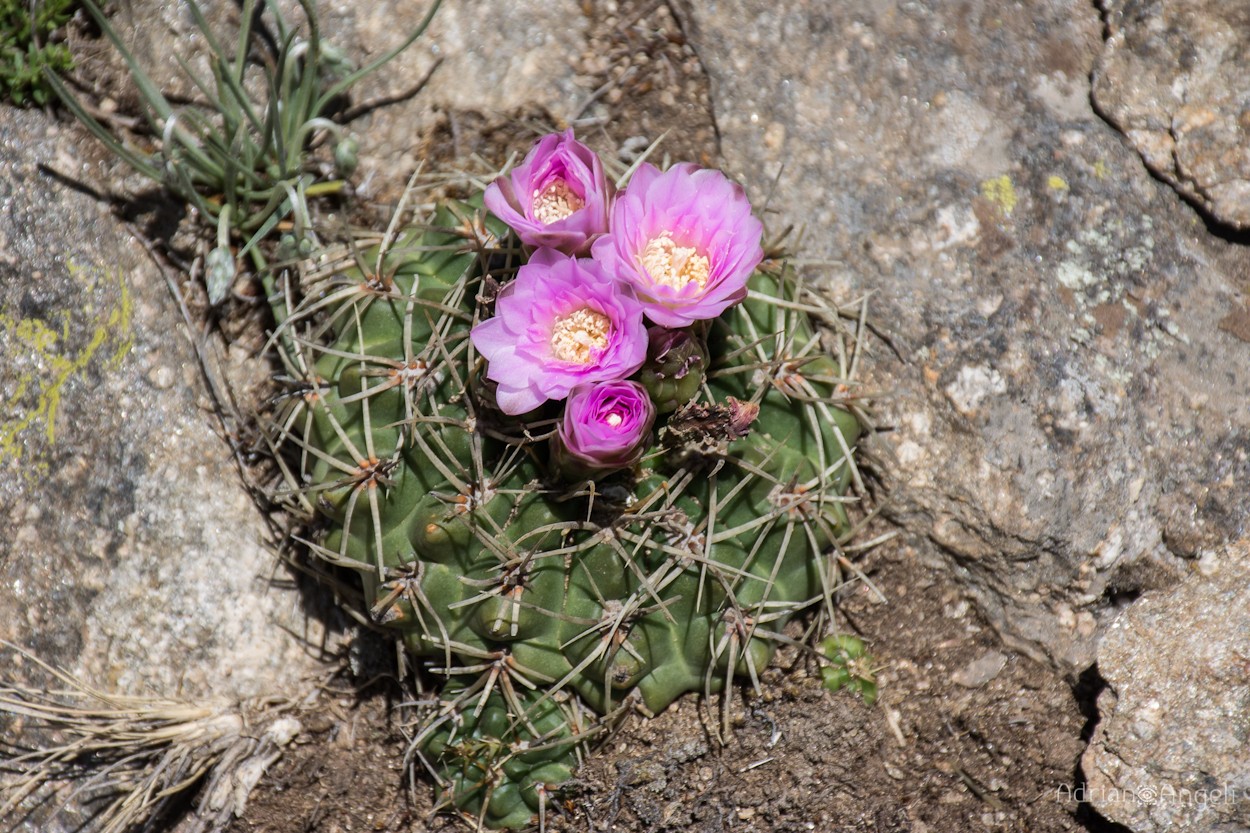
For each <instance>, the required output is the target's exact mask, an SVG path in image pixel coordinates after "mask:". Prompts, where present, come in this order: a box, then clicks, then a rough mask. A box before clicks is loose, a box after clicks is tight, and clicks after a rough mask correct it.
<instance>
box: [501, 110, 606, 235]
mask: <svg viewBox="0 0 1250 833" xmlns="http://www.w3.org/2000/svg"><path fill="white" fill-rule="evenodd" d="M612 194H613V187H612V183H610V182H608V179H607V177H606V176H605V175H604V173H603V163H601V162H600V161H599V157H598V156H597V155H595V152H594V151H593V150H591V149H590V148H588V147H586V146H585V145H583V144H582V143H581V142H579V141H577V140H576V139H574V138H573V131H572V129H569V130H567V131H565V132H564V133H563V134H559V133H550V134H548V135H546V136H543V137H542V138H541V139H539V140H538V142H537V143H536V144H535V145H534V148H533V150H531V151H530V152H529V155H527V156H526V157H525V160H524V161H522V162H521V164H520V165H517V166H516V167H515V168H513V169H512V172H511V173H510V174H507V175H505V176H501V177H499V178H498V179H496V180H495V181H494V182H492V183H491V184H490V185H489V186H487V188H486V194H485V202H486V207H487V208H489V209H490V210H491V212H492V213H493V214H494V215H495V216H496V217H498V218H499V219H501V220H503V221H504V222H505V223H507V224H508V226H509V227H511V228H512V230H513V231H515V232H516V233H517V236H518V237H520V238H521V242H522V243H524V244H525V245H526V246H529V247H531V248H535V249H537V248H542V247H544V246H546V247H550V248H552V249H558V250H559V251H562V252H564V253H565V254H570V255H579V254H586V253H587V252H588V251H589V250H590V244H591V243H593V242H594V240H595V239H596V238H597V237H599V236H600V235H601V234H603V233H604V232H606V231H607V230H608V210H609V208H610V206H611V204H612Z"/></svg>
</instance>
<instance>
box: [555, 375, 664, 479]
mask: <svg viewBox="0 0 1250 833" xmlns="http://www.w3.org/2000/svg"><path fill="white" fill-rule="evenodd" d="M654 423H655V405H653V404H652V402H651V397H650V396H648V394H647V391H646V389H645V388H643V386H642V385H640V384H638V383H637V382H603V383H600V384H596V385H578V386H577V387H575V388H573V390H572V391H570V392H569V398H568V402H566V403H565V405H564V419H563V420H561V421H560V424H559V425H558V426H557V429H556V437H555V439H554V440H553V449H552V453H553V459H554V461H555V464H556V467H557V468H558V469H559V470H560V472H561V473H562V474H564V475H565V476H566V477H569V478H570V479H573V478H576V477H594V476H597V475H602V474H608V473H610V472H613V471H617V470H619V469H624V468H629V467H630V466H632V465H634V464H635V463H637V462H638V461H639V460H641V459H642V455H643V454H644V453H645V452H646V450H647V448H648V447H649V446H650V445H651V426H652V425H654Z"/></svg>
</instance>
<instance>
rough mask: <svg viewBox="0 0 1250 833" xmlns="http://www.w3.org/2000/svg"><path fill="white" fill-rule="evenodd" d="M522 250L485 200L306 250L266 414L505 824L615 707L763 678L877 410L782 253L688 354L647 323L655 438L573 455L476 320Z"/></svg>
mask: <svg viewBox="0 0 1250 833" xmlns="http://www.w3.org/2000/svg"><path fill="white" fill-rule="evenodd" d="M523 258H524V255H523V252H522V250H521V249H520V247H519V245H518V243H517V242H516V240H515V238H512V237H511V236H510V235H509V233H508V231H507V229H506V228H505V227H503V226H502V225H501V224H500V223H499V221H497V220H496V219H495V218H494V217H492V216H491V215H489V214H488V213H487V212H485V211H484V209H482V208H481V206H480V202H458V203H457V202H453V203H448V204H445V205H443V206H442V207H441V208H439V209H438V210H437V212H436V213H435V214H434V215H433V217H432V218H431V219H430V221H429V222H428V223H427V224H425V225H422V226H414V227H412V228H409V229H406V230H404V231H401V232H399V233H397V234H394V235H390V236H389V238H388V239H384V240H381V241H379V242H377V243H376V244H375V245H373V246H372V247H365V248H363V249H362V250H360V251H359V252H358V253H357V254H355V255H354V256H352V257H349V258H340V259H339V260H337V261H336V260H335V259H334V258H333V257H331V256H329V255H327V254H325V253H322V254H321V255H320V256H315V257H314V258H313V260H312V261H311V262H312V263H316V264H319V265H318V266H317V268H316V269H315V270H311V271H310V273H309V276H308V277H309V282H308V283H307V284H306V285H305V287H304V288H305V292H306V295H307V299H308V300H307V301H306V302H305V304H304V306H303V307H302V308H301V309H300V310H299V311H298V312H297V314H295V315H294V316H292V317H291V318H290V319H289V320H288V321H287V322H286V324H285V325H284V326H285V327H286V328H290V329H287V330H286V331H285V332H286V335H287V336H288V337H289V338H288V344H292V345H297V346H295V347H292V348H290V349H289V350H288V353H287V357H286V358H287V363H288V365H289V368H290V370H291V372H292V375H293V376H294V377H295V378H296V379H297V380H298V381H297V384H296V387H295V389H294V391H293V395H292V396H291V398H290V403H291V404H290V407H289V408H288V409H287V410H286V411H285V412H284V414H283V415H282V417H281V418H280V419H279V421H278V424H277V429H276V430H277V433H278V435H279V436H278V440H279V441H280V442H284V443H285V444H286V445H287V446H289V447H290V448H291V449H292V454H290V455H288V458H287V459H288V460H289V461H290V462H288V463H287V465H288V466H289V472H288V473H289V475H290V479H291V481H292V483H293V484H295V487H296V488H294V489H293V490H292V491H291V496H292V498H294V499H297V500H299V501H301V502H302V503H303V504H304V506H305V507H306V508H308V509H315V510H316V511H317V512H319V513H320V514H321V515H322V516H323V517H324V518H325V519H326V520H327V521H328V523H327V524H326V526H327V528H328V532H327V534H326V535H325V537H324V539H323V540H322V541H321V542H320V543H319V544H318V545H317V546H316V551H317V553H318V554H320V555H321V556H322V557H324V558H325V559H327V560H328V561H330V562H332V563H334V564H337V565H342V566H348V567H352V568H354V569H356V570H358V571H359V573H360V575H361V577H362V580H363V584H364V590H365V595H366V601H367V603H368V604H369V606H370V613H371V615H372V617H373V619H374V621H376V622H378V623H381V624H384V625H386V626H388V627H390V628H393V629H394V630H395V631H396V632H397V633H398V634H399V635H400V636H401V637H402V639H403V642H404V644H405V646H406V647H407V649H408V652H409V654H410V656H412V657H414V658H416V659H417V660H418V662H419V663H420V664H421V665H422V666H423V667H424V669H425V670H426V671H428V672H430V673H432V674H433V675H436V676H437V677H439V678H442V679H444V680H445V681H446V683H445V685H444V687H443V691H442V694H441V696H440V698H439V700H438V702H437V703H435V704H432V705H431V706H430V708H429V710H428V714H427V715H426V718H425V723H424V726H423V729H422V730H421V732H420V734H419V735H418V736H417V738H416V743H415V746H414V750H413V754H414V755H415V756H419V757H420V758H421V760H422V761H424V762H425V764H426V765H427V766H428V767H429V768H430V769H431V770H432V771H433V772H434V773H435V775H436V777H437V779H438V780H439V782H440V784H441V785H442V786H443V789H444V791H445V793H446V797H447V801H448V803H450V804H454V805H455V806H456V807H458V808H461V809H462V810H464V811H465V812H468V813H472V814H473V815H474V816H476V817H477V818H478V820H479V822H481V823H483V824H485V825H488V826H491V827H508V828H513V827H519V826H522V825H524V824H526V823H527V822H529V821H530V819H531V818H532V817H533V816H534V815H535V814H540V813H542V812H544V811H545V803H546V800H547V797H548V795H549V794H550V791H551V790H553V789H555V788H556V787H557V786H558V785H559V784H560V783H562V782H564V781H566V780H568V779H569V778H570V777H571V775H572V772H573V770H574V768H575V766H576V763H577V760H578V755H579V754H581V751H582V749H583V747H584V745H585V742H586V741H588V740H589V739H591V738H593V737H594V736H595V734H596V733H597V732H599V731H600V730H602V729H603V728H604V727H605V726H606V725H607V721H608V720H609V719H610V717H611V716H613V715H615V714H618V713H620V712H621V710H622V708H623V707H624V706H626V705H631V704H636V705H640V706H641V707H643V708H645V709H646V710H649V711H650V712H653V713H654V712H658V711H660V710H661V709H663V708H664V707H665V706H667V705H668V704H669V703H670V702H672V701H673V700H674V699H675V698H676V697H678V696H680V695H681V694H683V693H685V692H690V691H701V692H715V691H719V690H722V689H723V688H724V687H725V686H726V685H728V684H729V682H730V680H731V679H732V678H733V677H734V676H739V675H740V676H746V677H749V678H750V679H751V680H752V681H755V682H758V674H759V672H760V671H761V669H763V668H764V666H765V665H766V664H767V662H768V661H769V659H770V657H771V654H772V652H773V649H774V646H775V645H776V644H777V642H778V641H779V640H782V639H784V638H785V637H783V636H782V631H783V630H784V629H785V627H786V625H787V623H788V622H789V621H790V620H792V619H793V618H794V617H795V615H796V614H798V613H800V612H801V611H804V610H808V609H811V608H812V607H814V606H816V607H821V608H822V609H825V610H827V609H828V606H829V605H831V601H830V593H831V591H832V589H833V588H834V586H835V585H836V584H837V581H838V577H839V575H840V570H841V567H840V565H839V562H838V556H837V551H836V545H837V544H838V543H839V542H840V541H841V540H843V539H844V538H845V536H846V535H847V534H848V530H849V524H848V520H847V514H846V512H845V507H844V502H845V501H846V500H848V498H845V497H843V495H844V494H845V493H846V491H847V488H848V484H849V482H850V480H851V478H852V476H853V473H854V464H853V459H852V452H853V450H854V446H855V443H856V440H857V438H858V436H859V434H860V431H861V426H860V421H859V420H858V419H857V418H856V415H855V414H856V408H855V406H854V401H855V397H856V393H855V390H854V388H853V387H851V386H849V385H848V382H847V381H846V380H845V379H844V378H843V376H844V374H843V371H842V367H841V366H840V363H839V362H838V361H836V360H834V359H833V358H832V357H830V356H829V355H827V353H826V352H825V350H824V349H823V348H822V346H821V341H820V337H819V334H818V333H817V332H816V330H815V328H814V327H813V324H812V321H811V317H810V314H809V312H808V308H807V307H806V306H805V305H804V303H803V302H802V297H801V296H802V291H803V288H802V285H801V281H800V279H799V277H798V276H797V274H796V272H795V270H794V269H793V268H792V267H791V266H789V265H788V264H786V263H785V262H783V261H766V262H765V263H764V264H763V265H762V266H761V267H760V268H759V269H757V270H756V271H755V273H754V274H753V275H752V277H751V279H750V284H749V287H750V295H749V297H748V298H747V299H746V300H745V301H744V302H743V303H740V304H738V305H737V306H734V307H732V308H730V309H729V310H728V311H726V312H725V313H724V314H722V315H720V316H719V317H717V318H715V319H713V320H710V321H705V322H698V323H697V324H696V326H694V327H692V328H690V330H689V331H688V332H689V333H690V334H691V336H690V337H691V338H693V339H694V340H695V341H696V342H697V346H696V347H695V348H693V349H692V348H690V346H689V345H685V346H682V345H678V348H680V349H677V348H675V349H676V353H675V354H674V355H677V354H680V355H678V358H680V359H681V361H680V362H678V363H677V364H674V356H673V355H668V353H669V352H671V351H668V350H667V347H666V346H665V345H661V346H660V347H659V348H657V346H656V344H655V339H654V338H653V339H652V344H651V348H652V349H651V360H650V361H649V363H648V365H647V366H646V367H645V368H644V369H643V370H642V371H641V372H640V373H639V377H640V378H641V379H643V380H644V381H648V382H650V383H651V384H650V385H649V386H650V387H653V388H656V389H658V390H659V391H660V393H659V395H660V396H662V397H666V398H670V399H671V398H672V397H673V396H675V395H676V393H675V391H676V390H677V389H681V390H682V391H683V393H682V394H681V396H680V397H679V398H680V399H682V400H683V404H682V405H681V406H680V407H676V409H675V410H673V409H672V406H673V403H672V402H669V403H668V404H667V405H666V409H668V410H672V412H671V413H667V414H664V415H662V416H661V417H660V418H659V419H660V422H659V423H658V424H657V425H658V430H657V432H656V434H655V437H656V439H655V442H654V443H653V444H652V445H651V447H650V448H649V450H648V451H647V453H646V455H645V456H644V457H643V459H642V460H641V461H640V462H639V463H638V464H637V465H635V466H633V467H631V468H629V469H626V470H624V471H619V472H616V473H614V474H612V475H610V476H606V477H602V478H600V479H598V480H589V479H588V480H582V481H580V482H577V481H569V480H566V479H561V478H560V477H558V476H556V475H554V474H553V469H552V468H551V467H549V465H548V462H549V457H550V456H551V455H549V453H548V441H547V438H548V437H549V436H550V435H551V434H552V433H553V431H554V427H555V422H556V419H555V417H556V415H557V413H558V408H557V407H555V405H554V403H549V404H548V405H547V406H545V407H543V408H540V409H539V410H537V411H534V412H531V413H528V414H526V415H524V416H522V417H510V416H507V415H506V414H503V413H501V412H500V411H499V410H498V409H497V408H496V407H495V406H494V397H493V394H492V385H491V383H490V382H489V380H487V379H485V377H484V374H483V367H482V365H483V362H482V360H481V358H480V357H479V356H478V355H477V353H476V351H475V350H474V349H473V345H472V343H471V340H470V337H469V336H470V331H471V329H472V328H473V326H474V325H475V324H476V323H477V322H479V321H481V320H483V319H485V318H487V317H488V316H489V315H490V314H491V309H492V301H493V298H494V295H495V293H496V291H497V290H498V287H499V286H500V285H501V284H503V283H506V281H507V280H508V279H509V277H510V276H511V275H512V273H513V272H514V271H515V270H516V268H517V266H518V264H519V263H521V262H522V260H523ZM296 336H297V337H296ZM668 346H672V345H668ZM691 355H693V356H694V359H693V360H691V359H690V357H691ZM704 357H706V366H704V365H703V360H704ZM678 365H680V367H678ZM675 368H677V369H676V370H675ZM687 373H690V374H697V376H696V379H701V380H702V381H701V383H698V384H692V382H691V379H690V378H688V377H687ZM666 374H667V377H666ZM675 375H679V376H681V379H680V380H679V381H680V384H676V381H677V380H675V379H674V378H673V377H674V376H675ZM692 393H693V394H694V396H693V399H689V397H690V396H691V394H692ZM685 399H689V401H684V400H685ZM602 716H608V717H607V718H604V717H602Z"/></svg>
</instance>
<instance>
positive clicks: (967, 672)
mask: <svg viewBox="0 0 1250 833" xmlns="http://www.w3.org/2000/svg"><path fill="white" fill-rule="evenodd" d="M1006 667H1007V655H1006V654H1004V653H1003V652H1002V651H994V650H990V651H986V652H985V653H984V654H982V655H981V656H979V657H977V658H976V659H974V660H973V661H972V662H970V663H968V664H967V665H965V666H964V667H963V668H961V669H959V670H958V671H956V672H955V673H954V674H951V681H952V682H954V683H955V684H956V685H961V686H963V687H964V688H980V687H981V686H983V685H985V684H986V683H988V682H990V681H991V680H993V679H994V678H995V677H997V676H998V675H999V674H1000V673H1001V672H1002V670H1003V669H1004V668H1006Z"/></svg>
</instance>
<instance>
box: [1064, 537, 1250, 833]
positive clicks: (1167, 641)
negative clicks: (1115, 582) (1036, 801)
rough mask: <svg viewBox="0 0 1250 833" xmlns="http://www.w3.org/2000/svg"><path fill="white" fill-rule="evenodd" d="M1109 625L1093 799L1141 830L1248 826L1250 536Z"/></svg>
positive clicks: (1094, 743) (1088, 794)
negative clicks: (1203, 572)
mask: <svg viewBox="0 0 1250 833" xmlns="http://www.w3.org/2000/svg"><path fill="white" fill-rule="evenodd" d="M1210 573H1211V574H1210V575H1209V576H1202V575H1193V576H1191V577H1189V578H1188V579H1186V580H1185V581H1184V582H1183V583H1182V584H1181V585H1180V586H1178V587H1177V588H1175V589H1174V590H1172V591H1170V592H1163V591H1155V592H1150V593H1146V594H1145V595H1143V596H1142V597H1141V598H1140V599H1138V600H1137V601H1136V602H1135V603H1134V604H1133V605H1132V607H1130V608H1128V609H1127V610H1125V611H1124V613H1122V614H1121V615H1120V616H1119V618H1117V619H1116V620H1115V622H1113V623H1112V624H1111V626H1110V627H1109V628H1108V629H1107V633H1106V635H1105V636H1104V637H1103V640H1102V644H1101V645H1100V646H1099V648H1098V668H1099V671H1100V672H1101V674H1102V676H1103V678H1104V679H1105V680H1106V681H1107V688H1106V689H1105V690H1104V691H1103V693H1102V695H1101V696H1100V697H1099V698H1098V710H1099V714H1100V716H1101V719H1100V722H1099V724H1098V728H1097V729H1096V731H1095V733H1094V737H1093V739H1092V740H1091V741H1090V745H1089V748H1088V749H1087V750H1086V752H1085V755H1084V757H1083V758H1082V764H1083V768H1084V771H1085V777H1086V784H1085V796H1084V797H1085V799H1086V800H1088V801H1090V802H1091V803H1092V804H1093V805H1094V807H1095V809H1097V810H1098V812H1100V813H1101V814H1102V815H1104V816H1106V817H1107V818H1109V819H1111V820H1112V821H1115V822H1119V823H1120V824H1124V825H1127V826H1128V827H1130V828H1132V829H1133V830H1134V831H1136V833H1162V831H1168V832H1169V833H1181V831H1208V830H1228V831H1232V830H1245V829H1247V828H1250V722H1248V721H1247V715H1248V714H1250V541H1245V540H1243V541H1241V542H1239V543H1236V544H1233V545H1231V546H1229V547H1228V548H1227V549H1226V550H1224V551H1223V552H1221V553H1219V555H1218V556H1217V557H1216V558H1215V565H1214V568H1213V569H1212V570H1211V571H1210Z"/></svg>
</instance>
